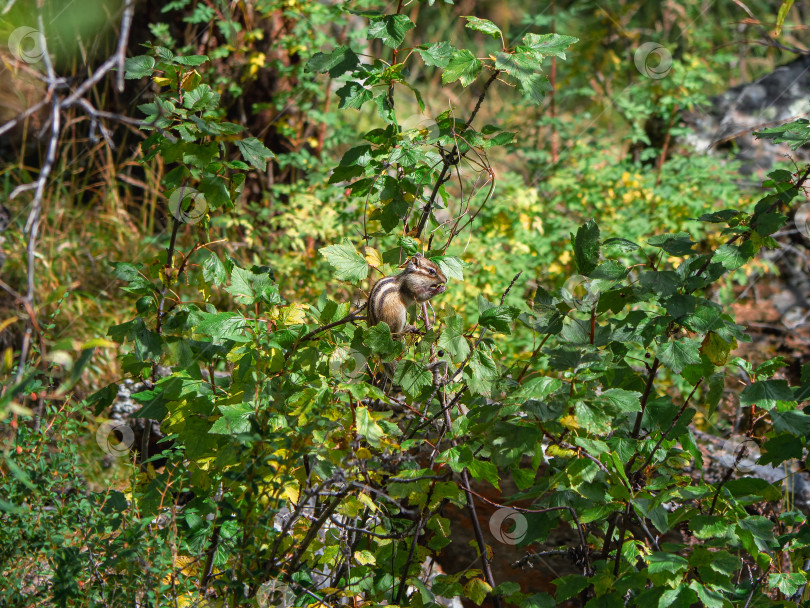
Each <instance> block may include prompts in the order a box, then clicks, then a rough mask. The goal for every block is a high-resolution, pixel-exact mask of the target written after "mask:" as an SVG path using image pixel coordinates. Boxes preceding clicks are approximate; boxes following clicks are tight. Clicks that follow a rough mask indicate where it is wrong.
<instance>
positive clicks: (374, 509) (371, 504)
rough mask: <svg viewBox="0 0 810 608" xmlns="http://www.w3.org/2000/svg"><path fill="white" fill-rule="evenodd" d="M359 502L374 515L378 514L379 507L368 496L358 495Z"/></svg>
mask: <svg viewBox="0 0 810 608" xmlns="http://www.w3.org/2000/svg"><path fill="white" fill-rule="evenodd" d="M361 449H365V448H361ZM357 500H359V501H360V502H362V503H363V504H364V505H366V506H367V507H368V508H369V509H370V510H371V511H372V512H373V513H376V512H377V505H375V504H374V500H373V499H372V498H371V496H369V495H368V494H358V496H357Z"/></svg>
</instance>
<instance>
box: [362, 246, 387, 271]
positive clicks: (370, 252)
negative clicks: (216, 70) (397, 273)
mask: <svg viewBox="0 0 810 608" xmlns="http://www.w3.org/2000/svg"><path fill="white" fill-rule="evenodd" d="M365 254H366V262H368V265H369V266H373V267H374V268H380V267H382V265H383V261H382V256H381V255H380V252H379V251H377V250H376V249H374V247H366V250H365Z"/></svg>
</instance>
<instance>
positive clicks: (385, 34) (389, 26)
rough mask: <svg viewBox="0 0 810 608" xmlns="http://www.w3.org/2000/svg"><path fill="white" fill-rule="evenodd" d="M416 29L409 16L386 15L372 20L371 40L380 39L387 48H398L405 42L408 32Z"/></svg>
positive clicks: (369, 29) (370, 28)
mask: <svg viewBox="0 0 810 608" xmlns="http://www.w3.org/2000/svg"><path fill="white" fill-rule="evenodd" d="M414 27H416V24H415V23H414V22H413V21H411V20H410V19H409V18H408V16H407V15H386V16H385V17H382V18H377V19H372V20H371V24H370V25H369V26H368V36H369V38H379V39H380V40H382V43H383V44H384V45H385V46H388V47H391V48H392V49H395V48H397V47H398V46H399V45H400V44H402V41H403V40H405V34H406V33H407V32H408V30H411V29H413V28H414Z"/></svg>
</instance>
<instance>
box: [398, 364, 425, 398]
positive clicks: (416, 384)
mask: <svg viewBox="0 0 810 608" xmlns="http://www.w3.org/2000/svg"><path fill="white" fill-rule="evenodd" d="M432 381H433V375H432V374H431V373H430V372H429V371H428V370H426V369H425V366H424V365H422V364H421V363H417V362H416V361H400V362H398V363H397V371H396V373H395V374H394V382H395V383H396V384H399V385H400V386H401V387H402V390H403V391H405V392H406V393H407V394H408V395H412V396H413V395H418V394H419V391H421V390H422V389H423V388H425V387H426V386H430V384H431V382H432Z"/></svg>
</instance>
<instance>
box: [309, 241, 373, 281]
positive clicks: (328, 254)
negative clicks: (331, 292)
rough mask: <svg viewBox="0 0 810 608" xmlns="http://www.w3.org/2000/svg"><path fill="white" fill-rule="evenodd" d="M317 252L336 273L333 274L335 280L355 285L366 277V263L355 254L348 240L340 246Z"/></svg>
mask: <svg viewBox="0 0 810 608" xmlns="http://www.w3.org/2000/svg"><path fill="white" fill-rule="evenodd" d="M318 251H320V253H321V255H322V256H323V257H325V258H326V261H327V262H329V264H331V265H332V267H333V268H334V269H335V270H336V271H337V272H335V278H336V279H337V280H339V281H349V282H351V283H356V282H358V281H362V280H364V279H365V278H366V277H367V276H368V262H366V259H365V258H364V257H363V256H361V255H360V254H359V253H357V250H356V249H355V248H354V247H353V246H352V244H351V243H350V242H349V241H348V239H344V240H343V243H341V244H340V245H330V246H328V247H322V248H321V249H319V250H318Z"/></svg>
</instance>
